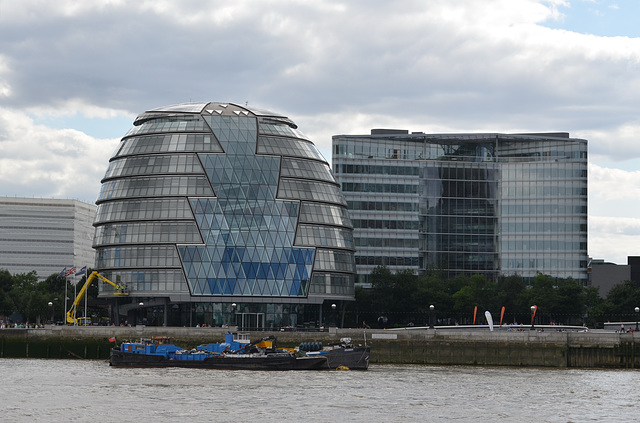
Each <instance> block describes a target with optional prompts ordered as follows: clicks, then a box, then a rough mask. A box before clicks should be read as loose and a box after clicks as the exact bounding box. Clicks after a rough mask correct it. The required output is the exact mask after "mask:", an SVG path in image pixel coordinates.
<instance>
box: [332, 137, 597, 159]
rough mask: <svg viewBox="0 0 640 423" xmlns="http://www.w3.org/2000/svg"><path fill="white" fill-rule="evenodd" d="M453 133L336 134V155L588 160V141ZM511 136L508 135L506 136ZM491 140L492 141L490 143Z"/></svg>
mask: <svg viewBox="0 0 640 423" xmlns="http://www.w3.org/2000/svg"><path fill="white" fill-rule="evenodd" d="M469 137H473V138H472V139H471V138H469V139H468V140H465V139H463V138H464V136H457V135H454V136H450V137H447V138H444V137H442V136H434V135H431V136H430V135H424V134H421V135H415V136H413V135H407V136H406V138H404V139H401V138H398V137H395V138H393V139H384V138H382V137H381V138H376V137H349V138H342V137H338V136H336V137H334V139H333V144H334V146H333V152H334V157H340V156H343V157H351V158H368V159H392V160H393V159H396V160H460V161H467V162H479V161H502V162H510V161H528V162H534V161H558V160H575V159H586V157H587V152H586V142H584V141H575V140H570V139H568V138H567V139H566V141H565V140H558V141H551V140H544V141H541V140H536V139H535V138H530V137H522V138H521V139H520V140H517V141H513V140H507V139H505V138H506V137H505V136H500V135H497V136H496V135H483V134H476V135H470V136H469ZM507 137H509V136H507ZM487 141H489V142H487Z"/></svg>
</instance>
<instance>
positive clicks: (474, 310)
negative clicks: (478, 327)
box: [473, 306, 478, 325]
mask: <svg viewBox="0 0 640 423" xmlns="http://www.w3.org/2000/svg"><path fill="white" fill-rule="evenodd" d="M477 313H478V306H475V307H474V308H473V324H474V325H475V324H476V314H477Z"/></svg>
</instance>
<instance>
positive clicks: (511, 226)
mask: <svg viewBox="0 0 640 423" xmlns="http://www.w3.org/2000/svg"><path fill="white" fill-rule="evenodd" d="M586 232H587V224H586V223H576V222H571V221H567V222H529V221H526V222H508V221H507V222H504V221H503V222H502V235H503V236H505V235H508V234H544V233H552V234H565V233H566V234H578V233H586Z"/></svg>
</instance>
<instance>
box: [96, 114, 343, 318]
mask: <svg viewBox="0 0 640 423" xmlns="http://www.w3.org/2000/svg"><path fill="white" fill-rule="evenodd" d="M96 204H97V205H98V210H97V215H96V219H95V222H94V226H95V239H94V245H93V246H94V248H95V249H96V269H97V270H98V271H99V272H100V273H101V274H102V275H104V276H105V277H107V278H109V279H110V280H111V281H113V282H115V283H117V284H119V285H125V286H126V288H127V289H128V291H129V295H128V297H116V296H114V295H113V289H112V288H111V286H110V285H107V284H101V286H100V289H101V294H100V295H101V297H104V298H111V300H112V302H113V305H114V311H113V312H112V314H113V316H114V318H118V319H119V320H120V321H121V322H122V321H123V320H125V319H126V320H128V322H129V323H134V322H136V323H140V322H145V323H146V324H168V325H180V326H184V325H186V326H195V325H198V324H199V325H212V326H213V325H221V324H230V325H233V324H238V326H240V327H241V328H258V329H261V328H265V329H268V328H280V327H286V326H292V327H304V326H319V325H323V324H326V323H327V319H328V316H327V313H331V312H334V310H336V309H337V311H339V310H340V309H341V307H343V306H344V303H345V301H352V300H353V299H354V276H355V260H354V245H353V227H352V224H351V221H350V219H349V216H348V213H347V207H346V201H345V199H344V196H343V194H342V192H341V190H340V187H339V185H338V184H337V183H336V181H335V179H334V177H333V175H332V173H331V168H330V166H329V164H328V163H327V161H326V160H325V158H324V157H323V156H322V155H321V154H320V152H319V151H318V150H317V149H316V147H315V146H314V144H313V143H312V142H311V140H309V139H308V138H307V137H306V136H305V135H303V133H302V132H300V131H299V130H298V128H297V126H296V124H295V123H294V122H292V121H291V120H290V119H288V118H287V117H285V116H283V115H281V114H277V113H272V112H269V111H265V110H258V109H255V108H253V107H247V106H240V105H235V104H228V103H189V104H178V105H173V106H167V107H161V108H157V109H153V110H149V111H146V112H144V113H142V114H140V115H139V116H138V117H137V118H136V119H135V121H134V124H133V128H132V129H131V130H130V131H129V132H128V133H127V134H126V135H125V136H124V137H123V138H122V140H121V142H120V144H119V146H118V148H117V149H116V151H115V153H114V154H113V156H112V157H111V159H110V160H109V166H108V169H107V171H106V174H105V176H104V179H103V180H102V188H101V191H100V194H99V197H98V200H97V202H96ZM323 313H324V314H323Z"/></svg>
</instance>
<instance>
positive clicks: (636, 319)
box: [636, 307, 640, 332]
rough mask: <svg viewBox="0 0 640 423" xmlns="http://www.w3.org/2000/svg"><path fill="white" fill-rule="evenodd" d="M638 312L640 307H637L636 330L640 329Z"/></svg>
mask: <svg viewBox="0 0 640 423" xmlns="http://www.w3.org/2000/svg"><path fill="white" fill-rule="evenodd" d="M638 313H640V307H636V332H637V331H638Z"/></svg>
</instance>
